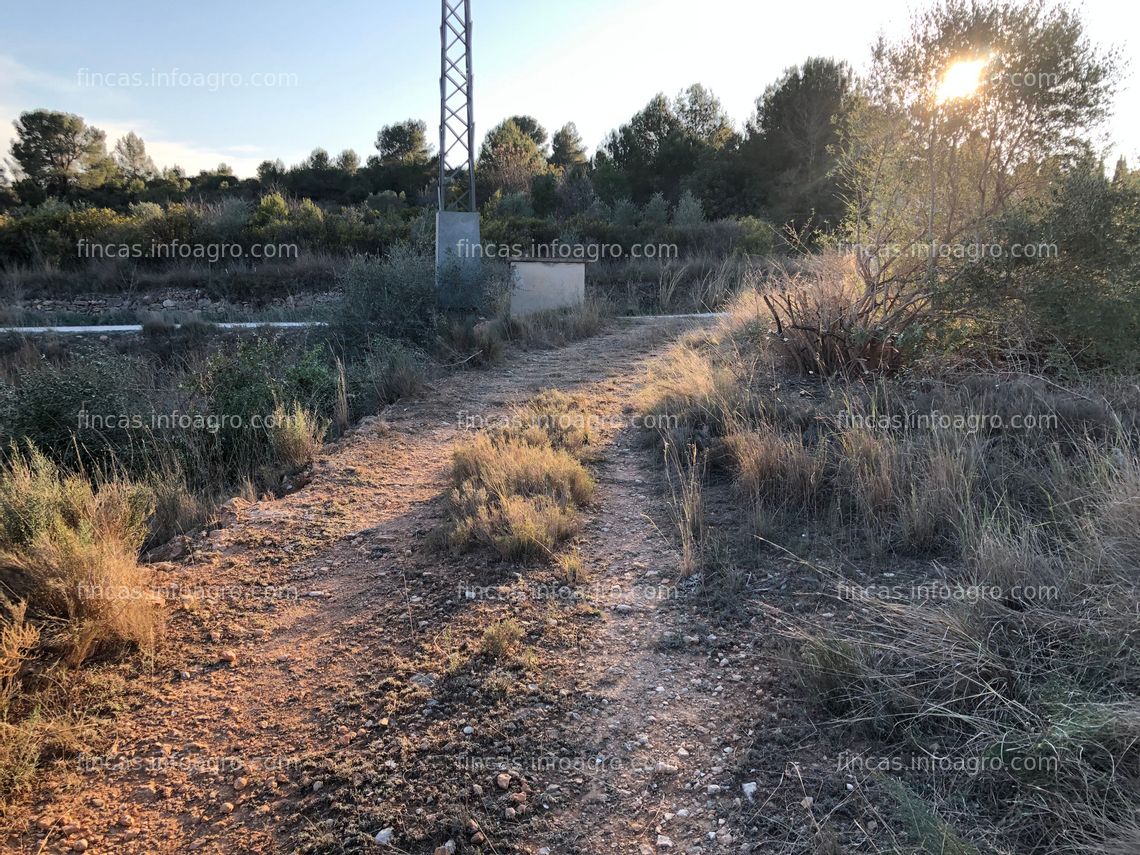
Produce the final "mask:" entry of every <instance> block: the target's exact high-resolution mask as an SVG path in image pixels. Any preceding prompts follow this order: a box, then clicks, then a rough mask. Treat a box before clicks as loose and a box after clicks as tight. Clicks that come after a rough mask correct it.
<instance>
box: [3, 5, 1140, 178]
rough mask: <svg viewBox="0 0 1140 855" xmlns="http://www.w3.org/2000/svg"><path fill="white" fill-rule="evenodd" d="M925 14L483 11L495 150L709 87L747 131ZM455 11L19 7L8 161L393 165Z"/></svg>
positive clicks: (1123, 18) (1104, 24)
mask: <svg viewBox="0 0 1140 855" xmlns="http://www.w3.org/2000/svg"><path fill="white" fill-rule="evenodd" d="M914 8H916V6H915V4H913V3H910V2H906V0H877V2H875V3H873V4H853V3H851V2H850V0H842V2H839V0H813V2H812V3H811V4H810V6H809V5H808V4H803V3H766V2H759V0H699V2H695V0H564V2H561V3H558V2H552V0H541V2H533V0H531V2H521V0H473V2H472V17H473V20H474V40H475V41H474V51H473V59H474V67H475V99H474V100H475V117H476V128H477V134H478V135H479V136H480V137H481V135H482V133H483V132H485V131H486V130H488V129H489V128H491V127H492V126H494V125H495V124H496V123H498V122H499V121H500V120H502V119H503V118H505V117H507V116H509V115H514V114H530V115H533V116H534V117H536V118H537V119H538V120H539V121H540V122H541V123H542V124H543V125H544V126H545V127H546V128H547V129H548V130H549V131H551V132H553V131H554V130H555V129H557V128H558V127H560V126H561V125H563V124H564V123H565V122H568V121H573V122H575V123H576V124H577V126H578V128H579V130H580V131H581V134H582V137H583V140H584V141H585V142H586V144H587V146H589V147H590V149H591V150H592V149H593V148H594V147H596V146H597V145H598V144H599V143H600V142H601V141H602V140H603V138H604V137H605V135H606V133H607V132H608V131H609V130H610V129H612V128H615V127H617V126H618V125H620V124H621V123H622V122H624V121H626V120H628V119H629V117H630V116H632V115H633V114H634V113H635V112H636V111H637V110H639V109H640V108H641V107H643V106H644V105H645V104H646V102H648V101H649V99H650V98H651V97H653V95H655V94H656V93H658V92H664V93H666V94H667V95H670V96H672V95H676V94H677V93H678V92H679V91H680V90H681V89H683V88H685V87H687V86H688V85H690V84H692V83H698V82H699V83H702V84H704V85H705V86H706V87H708V88H710V89H711V90H712V91H713V92H714V93H715V94H716V95H717V96H719V97H720V99H721V101H722V102H723V104H724V106H725V108H726V109H727V111H728V113H729V114H730V115H731V116H732V117H733V119H734V120H735V122H736V124H737V126H738V127H742V126H743V124H744V122H745V121H746V120H747V118H748V116H749V115H750V114H751V113H752V111H753V109H754V107H755V102H756V98H757V97H758V96H759V95H760V94H761V93H762V92H763V91H764V87H765V86H766V85H767V84H768V83H770V82H772V81H773V80H774V79H776V78H777V77H778V76H779V74H780V73H781V71H783V69H785V68H787V67H788V66H791V65H794V64H797V63H799V62H802V61H803V60H804V59H805V58H807V57H808V56H832V57H836V58H838V59H844V60H847V61H848V62H850V63H851V64H852V65H853V66H854V67H855V68H856V69H861V68H864V67H865V66H866V64H867V61H868V58H869V54H870V46H871V44H872V43H873V42H874V41H875V39H876V37H877V36H878V35H879V34H880V33H882V34H884V35H886V36H887V37H888V38H891V37H893V36H898V35H901V34H902V33H904V32H905V30H906V23H907V21H908V19H909V16H910V12H911V11H912V10H913V9H914ZM1082 8H1083V13H1084V16H1085V20H1086V22H1087V24H1088V29H1089V34H1090V36H1091V37H1092V38H1093V39H1094V41H1097V42H1099V43H1101V44H1104V45H1115V46H1117V47H1119V48H1121V49H1122V51H1123V53H1124V56H1125V57H1132V56H1133V55H1135V54H1136V52H1137V51H1138V50H1140V11H1137V10H1136V9H1135V8H1133V7H1132V6H1131V5H1129V4H1123V3H1121V2H1120V0H1085V2H1084V3H1083V5H1082ZM439 16H440V4H439V3H437V2H435V0H334V2H331V3H327V4H319V3H313V2H311V0H310V2H303V3H302V2H298V0H274V2H268V1H267V0H227V2H219V0H196V2H194V3H186V4H182V3H179V4H156V3H150V2H147V3H144V2H139V0H135V2H125V0H104V2H100V3H97V4H96V3H90V2H50V3H49V2H37V3H21V4H13V5H12V6H10V7H9V8H8V9H7V10H5V11H4V12H3V13H2V14H0V152H3V156H5V157H6V156H7V154H8V150H9V145H10V142H11V138H12V136H13V131H12V121H13V120H14V119H15V118H17V117H18V115H19V114H20V112H22V111H24V110H29V109H35V108H39V107H43V108H48V109H53V110H63V111H66V112H72V113H78V114H79V115H81V116H83V117H84V118H85V119H87V121H88V122H89V123H91V124H94V125H95V126H96V127H99V128H101V129H103V130H104V131H106V132H107V137H108V146H109V147H110V146H111V145H113V144H114V141H115V139H117V138H118V137H120V136H122V135H123V134H125V133H127V132H128V131H135V132H136V133H138V134H139V135H140V136H142V137H143V139H144V140H145V141H146V145H147V150H148V152H149V153H150V155H151V156H152V158H153V159H154V160H155V162H156V163H158V165H159V166H169V165H172V164H175V163H177V164H179V165H181V166H182V167H183V168H185V169H186V170H187V171H188V172H191V173H195V172H198V171H199V170H201V169H206V168H212V167H214V166H217V165H218V164H219V163H221V162H225V163H227V164H229V165H230V166H231V167H233V169H234V171H235V172H236V173H237V174H238V175H240V176H247V175H252V174H254V172H255V170H256V168H257V164H258V163H260V162H261V161H263V160H266V159H275V158H280V159H281V160H283V161H284V162H285V163H286V164H292V163H297V162H299V161H301V160H303V159H304V158H305V157H306V156H307V155H308V153H309V152H310V151H312V150H313V149H314V148H315V147H317V146H320V147H322V148H324V149H326V150H328V151H329V152H330V153H331V154H333V155H335V154H337V153H338V152H339V151H341V150H343V149H345V148H353V149H355V150H356V152H357V153H358V154H359V155H360V156H361V158H362V159H363V158H366V157H367V156H368V155H369V154H372V153H374V152H375V149H374V147H373V146H374V142H375V139H376V133H377V131H378V130H379V129H380V128H381V127H382V126H383V125H385V124H390V123H392V122H396V121H400V120H402V119H405V118H419V119H423V120H424V121H426V122H427V123H428V133H429V137H431V138H432V139H433V140H434V139H438V127H439V59H440V55H439ZM1135 65H1136V63H1135V62H1132V63H1131V66H1132V67H1130V68H1128V69H1127V72H1126V78H1125V82H1124V86H1123V87H1122V89H1121V92H1120V94H1119V96H1118V99H1117V105H1116V106H1117V109H1116V116H1115V118H1114V119H1113V121H1112V124H1111V125H1110V126H1109V129H1108V131H1109V135H1110V137H1111V139H1112V140H1113V141H1114V146H1113V148H1112V153H1113V155H1115V153H1123V154H1125V155H1127V156H1128V157H1129V159H1130V161H1131V162H1133V163H1134V164H1135V163H1140V111H1137V110H1136V104H1137V98H1138V95H1140V69H1137V68H1136V67H1135Z"/></svg>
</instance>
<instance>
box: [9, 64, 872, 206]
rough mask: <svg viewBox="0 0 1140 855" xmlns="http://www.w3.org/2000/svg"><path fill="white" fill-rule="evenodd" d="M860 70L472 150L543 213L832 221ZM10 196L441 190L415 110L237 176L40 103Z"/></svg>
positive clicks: (350, 199)
mask: <svg viewBox="0 0 1140 855" xmlns="http://www.w3.org/2000/svg"><path fill="white" fill-rule="evenodd" d="M852 92H853V75H852V73H851V70H850V69H849V68H848V67H847V66H846V65H845V64H844V63H841V62H838V61H835V60H832V59H826V58H812V59H809V60H807V61H805V62H804V63H803V64H802V65H799V66H796V67H793V68H789V69H788V70H786V71H785V72H784V74H783V75H782V76H781V77H780V79H779V80H777V81H775V82H774V83H772V84H771V85H770V86H768V87H767V89H766V90H765V91H764V93H763V94H762V95H761V96H760V97H759V98H758V99H757V102H756V109H755V111H754V113H753V115H752V116H751V117H750V118H749V119H748V121H747V122H746V124H745V126H744V128H743V129H742V130H738V129H737V128H736V127H735V125H734V123H733V121H732V119H731V118H730V117H729V116H728V115H727V113H726V112H725V110H724V109H723V106H722V105H721V102H720V101H719V99H718V98H717V97H716V96H715V95H714V94H713V93H712V92H711V91H709V90H708V89H707V88H706V87H704V86H702V85H700V84H694V85H692V86H690V87H689V88H687V89H685V90H684V91H683V92H681V93H679V94H678V95H677V96H676V97H673V98H670V97H667V96H666V95H664V94H658V95H656V96H654V97H653V98H652V99H651V100H650V101H649V102H648V103H647V104H646V106H645V107H644V108H643V109H642V110H640V111H638V113H637V114H635V115H634V116H632V117H631V118H630V120H629V121H628V122H626V123H624V124H622V125H621V126H620V127H619V128H617V129H615V130H613V131H612V132H610V133H609V134H608V135H607V136H606V138H605V140H604V141H603V142H602V144H601V145H600V146H599V147H598V149H597V151H596V152H594V153H593V155H592V156H591V155H589V154H588V152H587V148H586V146H585V144H584V143H583V141H582V138H581V135H580V133H579V131H578V129H577V127H576V126H575V124H574V123H573V122H568V123H566V124H565V125H563V126H562V127H561V128H559V129H558V130H556V131H555V132H554V133H553V134H550V133H549V132H548V131H547V129H546V128H544V127H543V126H542V125H541V124H540V123H539V122H538V121H537V120H536V119H535V118H533V117H532V116H526V115H517V116H511V117H510V118H507V119H505V120H503V121H502V122H500V123H499V124H497V125H495V126H494V127H493V128H492V129H491V130H490V131H489V132H488V133H487V135H486V137H485V138H484V141H483V143H482V146H481V148H480V150H479V152H478V160H477V167H476V179H477V186H478V194H479V198H480V201H481V203H482V204H483V205H490V206H491V207H492V209H498V208H499V207H500V206H502V210H504V211H521V212H524V213H527V214H533V215H535V216H539V217H545V216H550V215H565V216H572V215H575V214H581V213H584V212H586V211H588V210H590V208H591V206H595V205H604V206H609V207H610V209H611V210H612V208H613V206H615V205H619V204H623V203H633V204H635V205H638V206H644V205H646V204H648V203H650V202H651V201H652V200H654V198H655V197H659V198H660V199H662V200H665V201H666V202H667V203H668V204H669V205H673V206H675V205H677V204H678V203H683V204H685V205H686V206H688V209H689V211H690V214H692V212H694V211H695V210H696V208H695V207H694V203H696V205H697V206H699V209H700V211H701V214H702V216H708V217H710V218H715V219H719V218H724V217H730V216H744V215H759V216H764V217H767V218H769V219H772V220H775V221H780V222H784V221H787V220H792V221H795V222H797V223H808V222H814V223H816V224H834V223H835V222H837V221H838V219H839V217H840V216H841V214H842V198H841V193H840V192H839V187H838V183H837V176H836V172H835V165H836V154H835V152H836V150H837V147H838V144H839V142H840V140H841V138H842V134H843V129H844V127H845V124H846V122H847V118H846V117H847V113H848V110H849V108H850V105H851V103H852ZM14 124H15V130H16V137H15V140H14V142H13V143H12V147H11V151H10V155H11V157H10V159H9V161H8V167H9V168H8V172H7V175H6V176H5V174H4V173H3V171H0V206H2V208H4V209H12V208H16V207H18V206H34V205H37V204H40V203H42V202H44V201H46V200H48V199H58V200H63V201H67V202H73V203H80V204H88V205H92V206H102V207H111V208H116V209H123V208H125V207H126V206H127V205H129V204H130V203H132V202H139V201H151V202H159V203H163V202H170V201H179V200H184V199H187V198H206V199H213V198H217V197H224V196H226V195H239V196H244V197H248V198H254V197H256V196H257V195H259V194H260V193H262V192H268V191H278V192H283V193H286V194H289V195H293V196H296V197H298V198H309V199H313V200H314V201H316V202H319V203H324V204H341V205H352V204H359V203H361V202H365V201H368V200H373V201H375V202H376V203H377V204H379V205H381V206H382V207H391V208H400V207H413V208H414V207H418V206H428V205H431V204H433V202H434V199H435V196H436V184H435V182H436V181H437V175H438V155H437V154H436V153H435V151H434V149H433V147H432V146H431V144H430V143H429V142H428V135H427V125H426V123H425V122H423V121H420V120H417V119H407V120H405V121H402V122H397V123H394V124H391V125H386V126H384V127H383V128H382V129H381V130H380V131H379V132H378V133H377V136H376V140H375V142H374V147H375V149H376V151H375V153H373V154H370V155H369V156H368V157H367V158H366V159H363V160H362V158H361V157H360V155H359V154H358V153H357V152H356V151H354V150H353V149H345V150H344V151H342V152H340V153H339V154H337V155H335V156H334V155H332V154H330V153H329V152H328V151H326V150H325V149H323V148H316V149H314V150H313V151H312V153H311V154H310V155H309V156H308V157H307V158H306V159H305V160H304V161H303V162H301V163H298V164H294V165H292V166H286V165H285V164H284V163H283V162H282V161H281V160H266V161H264V162H262V163H261V164H260V165H259V167H258V169H257V177H256V178H246V179H240V178H237V177H236V176H235V175H234V174H233V170H232V169H231V168H230V167H228V166H227V165H225V164H220V165H219V166H218V167H216V168H215V169H210V170H203V171H201V172H199V173H198V174H197V175H188V174H187V173H186V172H185V171H184V170H183V169H181V168H180V167H178V166H169V167H166V168H163V169H159V168H157V167H156V165H155V164H154V162H153V160H152V159H151V158H150V156H149V155H148V154H147V151H146V145H145V143H144V141H143V140H142V139H141V138H140V137H139V136H138V135H137V134H135V133H133V132H132V133H128V134H127V135H126V136H124V137H122V138H121V139H119V140H117V141H116V142H115V144H114V146H113V147H111V148H110V149H108V141H107V138H106V134H105V133H104V132H103V131H101V130H99V129H98V128H95V127H93V126H91V125H89V124H88V123H87V122H86V121H85V120H84V119H83V118H82V117H80V116H77V115H74V114H70V113H63V112H58V111H52V110H45V109H39V110H31V111H28V112H25V113H23V114H22V115H21V116H20V118H19V119H18V120H17V121H16V122H15V123H14Z"/></svg>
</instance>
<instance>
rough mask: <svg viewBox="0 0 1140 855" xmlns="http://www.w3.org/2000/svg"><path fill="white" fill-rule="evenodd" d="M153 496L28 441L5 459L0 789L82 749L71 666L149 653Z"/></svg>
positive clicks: (0, 531) (1, 477)
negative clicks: (148, 542) (146, 545)
mask: <svg viewBox="0 0 1140 855" xmlns="http://www.w3.org/2000/svg"><path fill="white" fill-rule="evenodd" d="M152 508H153V498H152V496H151V494H150V491H148V490H146V489H144V488H141V487H139V486H137V485H134V484H131V483H129V482H126V481H123V480H120V479H117V478H112V477H103V478H99V479H96V482H95V483H94V484H93V483H92V481H90V480H88V479H87V478H85V477H82V476H80V475H75V474H68V473H65V472H64V471H62V470H61V469H60V468H59V467H57V466H56V465H55V464H54V463H52V462H51V461H50V460H48V459H47V458H46V457H45V456H44V455H42V454H41V453H40V452H38V451H36V450H35V449H34V448H30V449H28V450H27V451H26V452H25V451H19V450H16V449H12V450H11V452H10V454H9V457H8V459H7V461H6V462H4V463H3V464H2V465H0V609H2V610H3V614H0V793H2V794H3V797H4V798H8V797H11V796H12V795H14V794H17V793H20V792H23V791H25V790H26V789H27V787H28V786H29V785H30V782H31V780H32V777H33V775H34V773H35V770H36V768H37V767H38V765H39V763H40V762H41V759H42V758H46V757H53V756H59V755H63V754H67V753H71V752H74V751H77V750H79V749H81V748H82V747H83V746H85V745H87V744H89V741H90V738H91V735H92V734H91V730H92V724H91V722H90V720H89V719H88V718H87V716H86V715H85V713H84V712H83V710H82V708H81V704H80V703H79V702H77V699H76V698H73V697H71V696H70V695H69V687H70V686H72V684H74V683H75V682H76V679H77V678H76V675H75V672H74V671H73V670H72V669H74V668H75V667H76V666H78V665H80V664H81V663H83V662H84V661H85V660H87V659H89V658H91V657H92V656H95V655H103V654H111V653H116V652H120V651H122V650H123V649H125V648H133V649H137V650H141V651H142V652H144V653H146V654H152V653H153V651H154V650H155V648H156V646H157V645H158V643H159V640H160V638H161V635H162V628H163V623H164V614H163V609H162V601H161V599H160V598H159V597H157V596H155V595H153V594H151V593H150V592H149V591H148V590H147V586H148V583H149V572H148V571H147V570H146V569H145V568H143V567H141V566H140V565H139V563H138V553H139V549H140V548H141V546H142V544H143V541H144V539H145V538H146V534H147V521H148V516H149V515H150V513H151V510H152Z"/></svg>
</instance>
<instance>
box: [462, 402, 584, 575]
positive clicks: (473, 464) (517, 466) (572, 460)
mask: <svg viewBox="0 0 1140 855" xmlns="http://www.w3.org/2000/svg"><path fill="white" fill-rule="evenodd" d="M589 436H590V434H589V425H588V420H587V419H586V413H585V411H584V409H583V408H582V406H581V402H580V401H579V400H578V399H575V398H572V397H570V396H568V395H564V394H562V393H559V392H545V393H542V394H541V395H539V396H537V397H536V398H534V399H533V400H532V401H531V402H529V403H528V404H526V405H524V406H523V407H521V408H519V409H518V410H517V411H516V413H515V418H513V419H511V420H510V423H509V424H508V425H506V426H504V427H501V428H499V429H497V430H495V431H493V432H491V433H481V434H479V435H477V436H476V437H474V438H473V439H472V440H471V441H470V442H467V443H464V444H463V445H461V446H459V447H458V448H456V449H455V450H454V452H453V455H452V481H453V484H454V486H453V489H452V493H451V506H452V533H451V542H452V543H453V544H454V545H455V546H458V547H469V546H472V545H475V544H479V543H482V544H485V545H488V546H490V547H491V548H493V549H494V550H495V551H496V552H498V553H499V555H501V556H502V557H503V558H506V559H508V560H517V561H528V560H532V559H537V558H542V557H545V556H549V555H551V554H552V553H553V551H554V550H555V548H556V547H557V546H558V545H559V544H561V543H563V542H565V541H566V540H569V539H570V538H571V537H573V536H574V535H575V534H576V533H577V532H578V528H579V522H578V513H577V512H578V509H580V508H582V507H583V506H585V505H587V504H588V503H589V502H590V501H591V500H592V498H593V495H594V486H595V485H594V480H593V478H592V477H591V476H590V474H589V472H587V471H586V469H585V467H584V466H583V465H582V463H581V461H580V459H579V456H580V455H581V454H582V453H583V452H584V450H585V449H586V447H587V445H588V442H589Z"/></svg>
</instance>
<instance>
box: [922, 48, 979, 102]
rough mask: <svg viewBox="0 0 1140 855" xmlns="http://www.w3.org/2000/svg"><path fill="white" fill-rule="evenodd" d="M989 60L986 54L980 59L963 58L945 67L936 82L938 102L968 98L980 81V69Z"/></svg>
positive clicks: (975, 90)
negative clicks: (940, 77)
mask: <svg viewBox="0 0 1140 855" xmlns="http://www.w3.org/2000/svg"><path fill="white" fill-rule="evenodd" d="M989 61H990V59H989V57H988V56H987V57H982V58H980V59H964V60H961V61H959V62H956V63H954V64H953V65H951V66H950V67H949V68H947V69H946V71H945V73H944V74H943V75H942V80H940V81H939V83H938V91H937V93H936V96H935V97H936V98H937V100H938V103H939V104H944V103H946V102H947V101H953V100H955V99H957V98H969V97H970V96H971V95H973V94H974V93H975V92H977V91H978V86H980V85H981V82H982V71H983V70H984V69H985V67H986V63H988V62H989Z"/></svg>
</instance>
